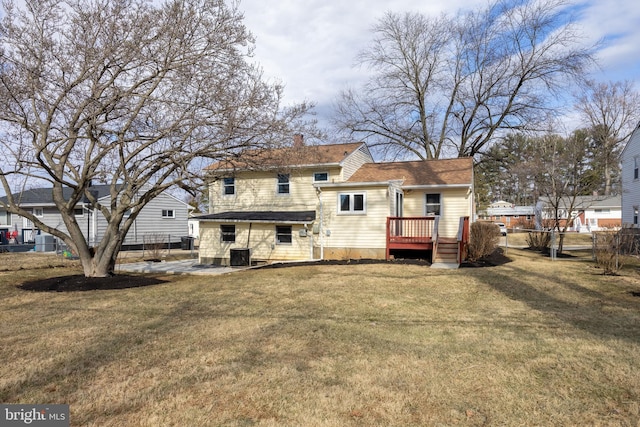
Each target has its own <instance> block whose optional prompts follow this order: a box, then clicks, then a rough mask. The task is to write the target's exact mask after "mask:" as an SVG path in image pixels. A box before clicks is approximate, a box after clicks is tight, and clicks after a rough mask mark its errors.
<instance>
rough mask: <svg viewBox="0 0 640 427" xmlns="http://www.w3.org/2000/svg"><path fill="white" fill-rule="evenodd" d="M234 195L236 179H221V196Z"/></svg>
mask: <svg viewBox="0 0 640 427" xmlns="http://www.w3.org/2000/svg"><path fill="white" fill-rule="evenodd" d="M234 194H236V179H235V178H233V177H228V178H222V195H223V196H233V195H234Z"/></svg>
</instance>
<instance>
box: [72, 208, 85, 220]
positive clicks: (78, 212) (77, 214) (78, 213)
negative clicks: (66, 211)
mask: <svg viewBox="0 0 640 427" xmlns="http://www.w3.org/2000/svg"><path fill="white" fill-rule="evenodd" d="M73 216H75V217H76V218H82V217H83V216H84V208H75V209H74V210H73Z"/></svg>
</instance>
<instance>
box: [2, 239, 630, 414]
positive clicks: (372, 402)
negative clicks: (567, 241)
mask: <svg viewBox="0 0 640 427" xmlns="http://www.w3.org/2000/svg"><path fill="white" fill-rule="evenodd" d="M9 255H10V256H11V257H15V256H16V255H11V254H0V265H1V266H2V267H3V268H0V324H1V325H2V329H1V331H2V333H1V334H0V360H2V364H0V401H1V402H5V403H34V404H35V403H68V404H70V409H71V424H72V425H74V426H81V425H82V426H84V425H95V426H159V425H175V426H254V425H255V426H283V425H284V426H372V425H385V426H387V425H388V426H425V425H427V426H438V425H442V426H450V425H508V426H521V425H522V426H524V425H526V426H535V425H540V426H550V425H557V426H560V425H562V426H600V425H607V426H618V425H619V426H637V425H639V424H640V373H639V372H638V369H639V367H640V275H639V274H638V271H637V268H638V265H632V264H628V265H627V267H626V268H625V270H624V271H623V272H622V274H621V275H620V276H603V275H601V274H600V270H598V269H596V268H595V267H593V265H592V264H591V263H586V262H581V261H578V262H576V261H573V262H568V261H556V262H551V261H549V259H548V258H546V257H542V256H540V255H537V254H534V253H531V252H529V251H521V250H516V249H509V256H510V257H511V258H512V259H513V262H511V263H508V264H505V265H502V266H499V267H492V268H462V269H459V270H436V269H430V268H428V267H424V266H417V265H399V264H373V265H343V266H320V265H315V266H314V265H309V266H304V267H289V268H277V269H258V270H248V271H243V272H238V273H234V274H230V275H223V276H158V277H157V279H159V280H162V281H163V283H161V284H158V285H154V286H147V287H140V288H131V289H119V290H98V291H86V292H68V293H57V292H48V293H40V292H27V291H23V290H21V289H18V288H16V286H15V284H16V283H21V282H22V281H25V280H34V279H38V278H43V277H50V276H55V275H67V274H78V272H79V270H78V267H77V264H73V263H72V262H68V261H65V262H61V261H60V260H59V259H58V260H56V259H55V258H54V259H52V260H50V261H49V260H46V259H45V257H44V256H43V258H39V261H40V263H41V264H42V265H44V266H45V268H24V265H25V264H23V262H24V261H17V260H16V259H13V258H9ZM23 256H32V257H33V254H31V255H29V254H24V255H23ZM31 263H32V264H33V260H32V261H31ZM9 266H15V268H14V269H12V268H11V267H9ZM20 266H23V268H22V269H19V267H20Z"/></svg>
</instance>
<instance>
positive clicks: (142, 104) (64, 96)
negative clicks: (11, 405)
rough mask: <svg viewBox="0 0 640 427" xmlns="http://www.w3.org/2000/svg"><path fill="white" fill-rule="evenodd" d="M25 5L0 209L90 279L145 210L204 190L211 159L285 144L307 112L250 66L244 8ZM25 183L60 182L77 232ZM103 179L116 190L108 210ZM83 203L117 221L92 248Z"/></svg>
mask: <svg viewBox="0 0 640 427" xmlns="http://www.w3.org/2000/svg"><path fill="white" fill-rule="evenodd" d="M20 4H22V6H18V5H16V4H14V2H13V1H11V0H6V1H3V2H2V5H3V8H4V18H3V19H2V26H1V28H0V122H1V123H2V125H1V132H0V147H2V149H1V151H2V152H3V154H4V156H5V157H4V162H3V163H2V164H0V183H2V186H3V189H4V191H5V193H6V194H7V199H8V202H7V203H5V204H4V205H3V206H1V207H2V208H4V209H7V210H8V211H9V212H12V213H15V214H18V215H20V216H23V217H25V218H28V219H30V220H31V221H33V222H34V223H35V225H36V226H37V227H38V228H40V229H42V230H43V231H45V232H47V233H50V234H52V235H54V236H56V237H58V238H60V239H62V240H63V241H64V242H65V243H66V244H67V245H69V246H70V247H71V248H72V249H73V250H74V251H75V252H76V253H77V254H78V255H79V257H80V259H81V262H82V266H83V268H84V273H85V275H86V276H106V275H110V274H113V270H114V266H115V261H116V256H117V254H118V252H119V250H120V248H121V246H122V243H123V240H124V238H125V236H126V234H127V232H128V230H129V228H130V227H131V226H132V224H133V222H134V220H135V219H136V217H137V215H138V214H139V212H140V210H141V209H142V208H143V207H144V206H145V205H146V204H147V203H148V202H149V201H150V200H152V199H153V198H154V197H156V196H158V195H159V194H160V193H161V192H163V191H166V190H168V189H171V188H175V187H180V188H183V189H187V190H192V189H193V188H197V186H198V184H199V183H200V181H199V175H200V170H201V167H202V164H201V162H202V161H203V159H220V158H225V157H227V156H228V155H229V154H230V153H234V152H238V151H241V150H243V149H245V148H255V147H264V146H265V145H268V144H271V143H273V142H274V141H283V139H282V136H283V135H286V134H290V133H289V132H290V127H291V126H292V125H294V124H295V123H296V122H297V121H298V120H300V119H301V117H303V115H304V113H306V112H307V111H308V109H309V105H304V104H303V105H297V106H293V107H290V108H282V107H281V105H280V103H281V89H282V88H281V86H280V85H278V84H271V83H267V82H265V81H264V80H263V78H262V75H261V71H260V69H259V68H258V67H256V66H254V65H252V63H251V62H250V60H249V57H250V55H251V51H252V47H253V38H252V36H251V34H250V33H249V32H248V31H247V29H246V28H245V27H244V25H243V23H242V18H243V17H242V14H241V13H240V12H239V11H238V9H237V5H236V4H235V3H233V4H231V5H227V3H226V2H225V1H224V0H169V1H167V2H166V3H164V4H163V5H162V6H157V5H155V4H154V3H152V2H147V1H144V0H25V1H24V2H20ZM287 139H288V138H287ZM18 178H22V179H24V180H29V181H27V183H26V185H28V186H29V185H32V184H29V182H31V183H33V182H35V181H34V180H37V182H43V181H46V182H48V183H49V185H51V186H52V195H53V200H54V202H55V204H56V206H57V207H58V209H59V210H60V212H61V214H62V217H63V221H64V225H65V228H66V230H67V231H65V232H63V231H61V230H59V229H55V228H52V227H50V226H47V225H46V224H44V223H43V222H42V221H41V220H40V218H38V217H36V216H34V215H33V214H32V213H31V212H30V211H28V210H25V209H23V208H21V206H20V200H18V199H17V198H16V197H14V196H13V194H14V192H13V190H15V189H16V187H15V183H16V182H18ZM23 182H24V181H23ZM92 183H106V184H109V185H110V192H111V197H110V204H108V205H103V204H101V203H100V202H99V201H98V200H97V199H96V197H95V195H94V194H92V193H91V191H90V186H91V184H92ZM16 194H17V193H16ZM83 200H86V201H87V203H88V204H89V205H90V207H91V209H92V210H96V211H98V212H99V213H100V214H101V215H102V216H104V218H105V219H106V221H107V224H108V225H107V228H106V230H105V233H104V237H103V238H102V240H101V241H100V242H98V243H97V244H96V246H95V247H94V248H90V247H89V246H88V244H87V242H86V240H85V237H84V236H83V233H82V231H81V230H80V228H79V227H78V223H77V222H76V219H75V216H74V208H75V207H76V205H78V204H80V203H81V202H82V201H83Z"/></svg>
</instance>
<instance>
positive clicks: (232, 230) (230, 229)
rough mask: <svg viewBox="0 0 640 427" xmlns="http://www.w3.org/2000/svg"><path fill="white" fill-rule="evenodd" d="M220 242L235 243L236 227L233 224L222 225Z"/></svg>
mask: <svg viewBox="0 0 640 427" xmlns="http://www.w3.org/2000/svg"><path fill="white" fill-rule="evenodd" d="M220 241H221V242H226V243H235V241H236V226H235V225H233V224H221V225H220Z"/></svg>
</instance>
